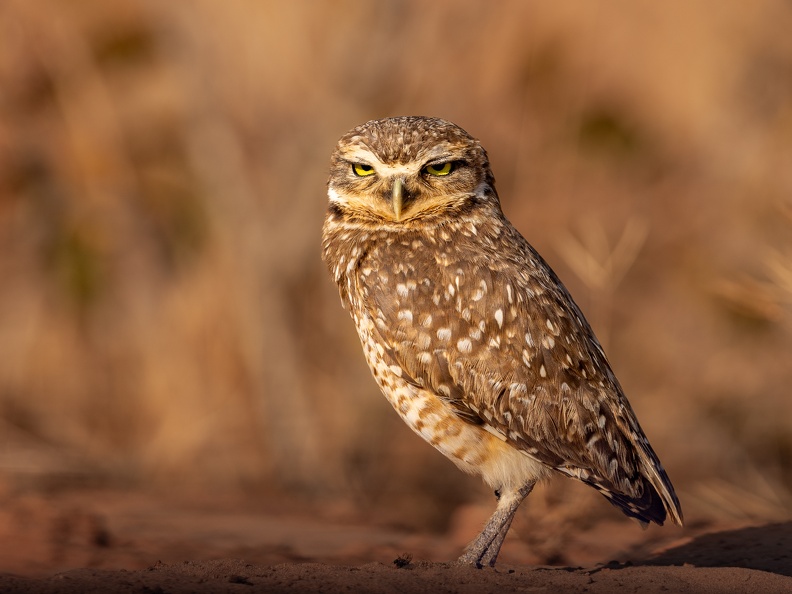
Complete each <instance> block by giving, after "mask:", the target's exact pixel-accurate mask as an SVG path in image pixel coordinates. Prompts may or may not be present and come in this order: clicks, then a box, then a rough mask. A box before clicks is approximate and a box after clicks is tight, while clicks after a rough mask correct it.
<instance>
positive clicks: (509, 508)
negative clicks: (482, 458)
mask: <svg viewBox="0 0 792 594" xmlns="http://www.w3.org/2000/svg"><path fill="white" fill-rule="evenodd" d="M535 484H536V481H531V482H529V483H526V484H525V485H523V486H522V487H520V488H519V489H515V490H511V491H504V492H502V493H501V495H500V498H499V499H498V506H497V507H496V508H495V512H494V513H493V514H492V516H491V517H490V519H489V520H488V521H487V523H486V525H485V526H484V529H483V530H482V531H481V533H480V534H479V535H478V536H477V537H476V538H475V539H474V540H473V542H471V543H470V544H469V545H468V547H467V549H465V553H464V554H463V555H462V556H461V557H460V558H459V559H458V560H457V563H459V564H464V565H475V566H476V567H482V566H483V565H484V564H487V565H489V566H490V567H494V565H495V561H496V560H497V558H498V553H499V552H500V548H501V545H502V544H503V541H504V539H505V538H506V533H507V532H508V531H509V527H510V526H511V523H512V519H513V518H514V513H515V512H516V511H517V508H518V507H519V506H520V503H522V501H523V499H525V498H526V497H527V496H528V493H530V492H531V491H532V490H533V488H534V485H535Z"/></svg>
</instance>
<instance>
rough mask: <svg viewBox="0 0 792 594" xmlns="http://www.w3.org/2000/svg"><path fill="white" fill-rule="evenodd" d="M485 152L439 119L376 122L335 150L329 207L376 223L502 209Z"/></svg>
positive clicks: (344, 138) (345, 138) (350, 134)
mask: <svg viewBox="0 0 792 594" xmlns="http://www.w3.org/2000/svg"><path fill="white" fill-rule="evenodd" d="M494 183H495V181H494V178H493V176H492V172H491V171H490V167H489V161H488V159H487V153H486V151H485V150H484V149H483V148H482V147H481V144H480V143H479V141H478V140H476V139H475V138H473V137H472V136H470V135H469V134H468V133H467V132H465V131H464V130H463V129H462V128H460V127H459V126H456V125H455V124H452V123H451V122H447V121H445V120H441V119H438V118H427V117H420V116H407V117H397V118H386V119H382V120H372V121H370V122H366V123H365V124H363V125H361V126H358V127H357V128H354V129H352V130H350V131H349V132H347V133H346V134H345V135H344V136H342V137H341V139H340V140H339V141H338V145H337V146H336V149H335V151H334V152H333V156H332V160H331V165H330V179H329V181H328V184H327V185H328V196H329V199H330V208H331V209H333V210H337V211H339V212H340V213H343V214H344V215H346V216H347V217H353V218H356V219H360V220H363V221H371V222H372V223H374V224H383V223H386V224H394V223H395V224H408V223H410V222H412V221H421V222H422V223H425V222H428V221H429V220H431V219H434V218H438V219H440V218H443V219H445V220H447V218H448V217H449V216H451V217H453V216H454V215H460V214H462V213H464V212H466V211H469V210H470V209H471V208H474V207H476V206H477V205H482V206H484V205H486V206H489V207H494V208H497V209H498V210H499V209H500V206H499V204H498V197H497V194H496V193H495V188H494Z"/></svg>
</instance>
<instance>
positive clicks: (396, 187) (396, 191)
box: [391, 177, 404, 221]
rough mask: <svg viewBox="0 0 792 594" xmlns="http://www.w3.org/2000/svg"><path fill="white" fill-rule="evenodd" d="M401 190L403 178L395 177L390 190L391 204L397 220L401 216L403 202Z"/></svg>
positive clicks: (402, 188)
mask: <svg viewBox="0 0 792 594" xmlns="http://www.w3.org/2000/svg"><path fill="white" fill-rule="evenodd" d="M403 192H404V180H402V179H401V178H400V177H397V178H396V179H395V180H393V189H392V190H391V204H392V206H393V214H395V215H396V220H397V221H398V220H399V219H400V218H401V212H402V205H403V204H404V202H403V200H404V198H403Z"/></svg>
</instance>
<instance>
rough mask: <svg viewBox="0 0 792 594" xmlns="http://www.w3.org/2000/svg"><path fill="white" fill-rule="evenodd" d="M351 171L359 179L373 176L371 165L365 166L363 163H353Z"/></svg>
mask: <svg viewBox="0 0 792 594" xmlns="http://www.w3.org/2000/svg"><path fill="white" fill-rule="evenodd" d="M352 171H354V172H355V175H357V176H359V177H366V176H367V175H374V168H373V167H372V166H371V165H366V164H365V163H353V164H352Z"/></svg>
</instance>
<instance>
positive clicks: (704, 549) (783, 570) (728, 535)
mask: <svg viewBox="0 0 792 594" xmlns="http://www.w3.org/2000/svg"><path fill="white" fill-rule="evenodd" d="M685 563H687V564H689V565H694V566H696V567H745V568H748V569H758V570H761V571H767V572H770V573H776V574H779V575H785V576H792V522H784V523H780V524H768V525H766V526H757V527H753V528H741V529H739V530H728V531H725V532H715V533H712V534H705V535H703V536H699V537H697V538H695V539H694V540H693V541H691V542H689V543H687V544H684V545H682V546H678V547H675V548H673V549H669V550H668V551H665V552H664V553H661V554H660V555H657V556H655V557H652V558H650V559H647V560H646V561H644V562H641V563H640V564H639V565H664V566H668V565H683V564H685Z"/></svg>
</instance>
